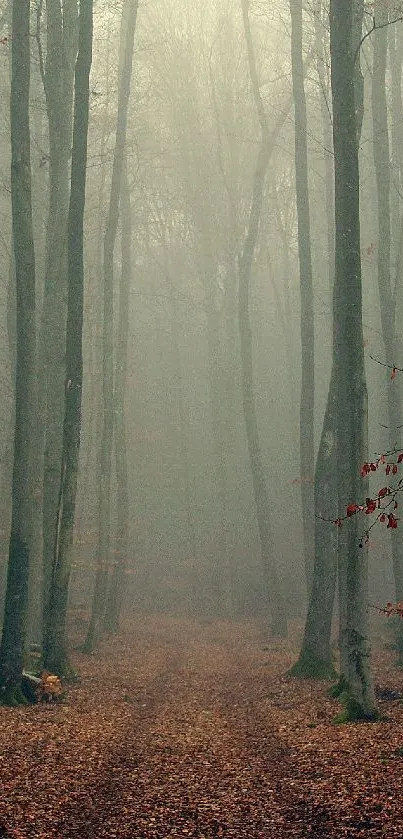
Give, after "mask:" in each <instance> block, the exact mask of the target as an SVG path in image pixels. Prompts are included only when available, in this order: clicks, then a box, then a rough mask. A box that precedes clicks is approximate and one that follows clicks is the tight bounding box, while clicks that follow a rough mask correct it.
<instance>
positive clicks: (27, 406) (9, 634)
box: [0, 0, 36, 703]
mask: <svg viewBox="0 0 403 839" xmlns="http://www.w3.org/2000/svg"><path fill="white" fill-rule="evenodd" d="M30 60H31V59H30V3H29V0H20V2H18V3H13V10H12V68H11V100H10V118H11V207H12V230H13V247H14V264H15V280H16V291H17V294H16V298H17V307H16V317H17V328H16V332H17V355H16V391H15V431H14V455H13V458H14V459H13V479H12V513H11V534H10V543H9V559H8V571H7V589H6V600H5V611H4V623H3V634H2V640H1V646H0V701H3V702H8V703H18V702H20V701H23V696H22V693H21V676H22V668H23V655H24V642H25V630H26V617H27V606H28V577H29V563H30V556H31V551H32V536H33V502H32V494H33V483H32V479H33V440H34V429H35V423H36V324H35V254H34V242H33V229H32V204H31V151H30V126H29V89H30Z"/></svg>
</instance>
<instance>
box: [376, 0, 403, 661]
mask: <svg viewBox="0 0 403 839" xmlns="http://www.w3.org/2000/svg"><path fill="white" fill-rule="evenodd" d="M375 20H376V24H377V27H379V28H377V29H376V31H375V32H374V36H373V37H374V67H373V74H372V120H373V138H374V139H373V146H374V163H375V175H376V188H377V206H378V288H379V301H380V309H381V324H382V337H383V343H384V347H385V361H386V364H388V365H391V366H393V365H395V364H397V363H398V362H397V357H398V347H397V340H396V316H395V312H396V294H395V289H393V286H392V278H391V214H390V164H389V159H390V154H389V130H388V106H387V96H386V57H387V28H386V26H387V22H388V11H387V9H386V8H385V6H384V4H383V3H381V2H377V3H376V4H375ZM386 387H387V404H388V425H389V429H388V431H389V434H388V436H389V449H390V450H392V451H393V450H394V449H400V448H401V443H402V435H401V423H402V400H401V392H400V388H399V383H398V382H395V381H393V380H391V378H390V370H389V369H386ZM390 539H391V547H392V560H393V573H394V580H395V597H396V601H397V602H400V601H401V600H403V532H402V530H401V529H399V528H398V529H397V530H390ZM398 636H399V637H400V636H401V631H400V627H399V631H398ZM399 646H400V644H399Z"/></svg>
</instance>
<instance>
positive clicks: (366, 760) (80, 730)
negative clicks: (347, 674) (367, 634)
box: [0, 616, 403, 839]
mask: <svg viewBox="0 0 403 839" xmlns="http://www.w3.org/2000/svg"><path fill="white" fill-rule="evenodd" d="M297 643H298V641H297V637H296V636H295V634H294V636H293V637H292V638H291V640H290V641H283V642H281V643H276V642H274V641H272V642H267V640H266V639H265V637H264V633H263V631H262V630H261V629H260V628H259V627H258V626H257V625H254V624H252V623H248V622H243V623H240V624H236V625H232V626H231V625H229V624H225V623H213V624H211V625H201V624H198V623H195V622H191V621H186V620H179V619H178V620H177V619H174V618H169V617H160V616H159V617H152V618H139V619H137V620H133V621H131V622H130V624H128V626H127V631H126V632H125V634H124V635H123V636H122V637H121V638H119V639H114V640H111V641H108V642H105V643H104V644H103V645H102V648H101V650H100V651H99V653H98V654H97V655H96V656H94V657H90V658H88V657H84V656H82V655H80V654H78V653H77V654H76V655H75V664H76V667H77V669H78V670H79V672H80V673H81V676H82V681H81V683H80V684H79V685H77V686H74V687H72V688H70V690H69V694H68V699H67V701H66V703H64V704H61V705H55V706H37V707H30V708H20V709H16V710H15V709H14V710H13V709H7V708H0V837H4V839H28V837H32V839H73V837H77V839H87V837H88V839H93V837H94V839H95V837H96V839H114V837H117V839H171V837H172V839H173V837H183V839H185V837H198V839H213V837H225V838H226V839H244V838H245V839H274V837H275V838H276V839H291V837H293V839H299V838H300V839H302V837H304V839H305V837H306V839H308V837H310V839H341V838H342V837H345V839H356V838H357V839H358V837H366V839H380V837H382V839H402V837H403V812H402V805H401V800H400V785H401V767H402V759H403V757H402V756H403V749H402V746H403V726H402V720H401V717H402V710H401V705H400V703H394V704H392V705H390V706H389V707H388V709H387V711H388V714H389V717H388V719H389V721H388V722H386V723H380V724H376V725H373V726H345V727H336V726H334V725H332V722H331V721H332V717H333V715H334V713H335V712H336V711H337V710H338V708H337V705H335V703H334V702H332V701H331V700H329V699H328V698H327V697H326V693H325V686H324V685H323V684H315V683H313V682H300V681H298V680H291V679H288V678H287V677H286V676H285V675H284V674H285V672H286V670H287V668H288V667H289V665H290V664H291V663H292V661H293V660H294V659H295V654H296V649H297ZM378 658H379V668H380V671H381V672H382V679H383V684H384V685H388V686H389V687H392V686H393V687H395V688H398V689H400V690H403V674H400V675H397V674H396V671H395V670H393V671H392V670H391V669H390V668H389V669H388V665H387V663H386V660H387V657H386V656H385V653H384V651H383V652H382V654H381V656H379V657H378ZM392 679H393V682H392ZM399 680H400V681H399Z"/></svg>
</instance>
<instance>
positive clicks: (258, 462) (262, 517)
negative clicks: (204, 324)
mask: <svg viewBox="0 0 403 839" xmlns="http://www.w3.org/2000/svg"><path fill="white" fill-rule="evenodd" d="M242 15H243V22H244V30H245V39H246V46H247V52H248V63H249V71H250V78H251V84H252V90H253V96H254V100H255V104H256V109H257V112H258V117H259V123H260V128H261V135H262V139H261V145H260V149H259V154H258V158H257V161H256V169H255V174H254V180H253V191H252V202H251V208H250V213H249V222H248V228H247V234H246V238H245V242H244V246H243V251H242V254H241V256H240V258H239V266H238V270H239V309H238V315H239V333H240V355H241V378H242V398H243V409H244V417H245V429H246V436H247V441H248V450H249V458H250V466H251V473H252V482H253V491H254V497H255V505H256V515H257V520H258V528H259V536H260V546H261V554H262V567H263V576H264V582H265V586H266V591H267V596H268V600H269V604H270V611H271V620H272V633H273V635H278V636H280V637H284V636H285V635H286V634H287V619H286V615H285V606H284V602H283V598H282V594H281V587H280V585H279V580H278V575H277V569H276V565H275V559H274V543H273V535H272V531H271V526H270V510H269V496H268V490H267V482H266V476H265V470H264V464H263V458H262V452H261V446H260V440H259V430H258V424H257V416H256V405H255V394H254V389H253V353H252V330H251V323H250V313H249V288H250V281H251V272H252V262H253V256H254V252H255V247H256V242H257V237H258V232H259V222H260V216H261V211H262V203H263V191H264V183H265V177H266V172H267V166H268V162H269V158H270V151H271V137H270V134H269V130H268V124H267V118H266V114H265V111H264V107H263V101H262V98H261V94H260V89H259V80H258V75H257V70H256V62H255V53H254V49H253V42H252V33H251V30H250V23H249V15H248V2H247V0H242Z"/></svg>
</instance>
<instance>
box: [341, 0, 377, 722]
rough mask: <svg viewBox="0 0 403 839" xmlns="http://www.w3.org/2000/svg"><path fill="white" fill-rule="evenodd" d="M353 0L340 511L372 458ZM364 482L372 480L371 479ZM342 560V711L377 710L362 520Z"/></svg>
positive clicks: (345, 72) (345, 155)
mask: <svg viewBox="0 0 403 839" xmlns="http://www.w3.org/2000/svg"><path fill="white" fill-rule="evenodd" d="M353 7H354V0H331V3H330V49H331V80H332V100H333V143H334V154H335V219H336V250H335V254H336V264H335V284H334V298H333V317H334V348H333V375H334V376H335V386H336V412H337V435H336V457H337V485H338V515H339V517H340V518H342V517H344V516H345V512H346V507H347V505H348V504H350V503H351V502H352V501H354V500H355V499H358V498H359V497H360V496H361V494H362V493H364V496H365V490H366V489H367V487H365V486H364V487H363V481H362V478H361V477H360V470H361V465H362V463H363V462H364V461H365V460H366V459H367V424H368V414H367V410H368V409H367V390H366V381H365V366H364V347H363V334H362V288H361V255H360V217H359V172H358V137H359V133H358V131H357V125H358V123H359V113H358V99H357V95H356V91H355V84H354V82H355V78H354V77H355V66H354V58H355V56H354V53H355V50H354V41H353ZM364 483H365V482H364ZM339 562H340V565H341V567H342V570H343V572H344V573H345V577H346V593H347V607H346V621H347V622H346V631H345V640H346V654H347V672H346V674H345V676H346V682H347V690H348V694H347V703H346V709H345V713H344V715H343V716H342V717H341V718H342V719H345V720H346V719H357V718H360V719H368V720H369V719H373V718H374V717H376V715H377V709H376V703H375V696H374V689H373V683H372V675H371V667H370V651H369V642H368V625H367V624H368V616H367V609H368V606H367V600H368V594H367V586H368V552H367V549H366V548H365V547H360V520H359V518H358V517H357V516H353V517H352V518H351V519H349V520H348V522H346V523H345V524H344V526H343V527H342V528H340V533H339Z"/></svg>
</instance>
